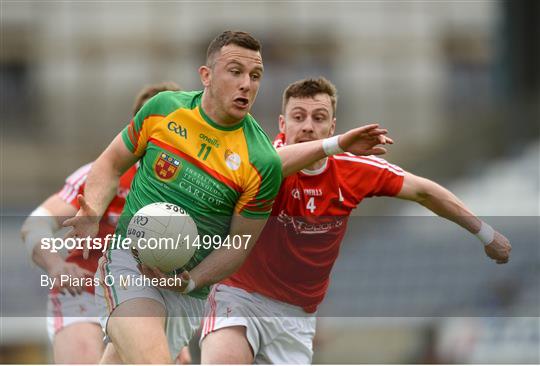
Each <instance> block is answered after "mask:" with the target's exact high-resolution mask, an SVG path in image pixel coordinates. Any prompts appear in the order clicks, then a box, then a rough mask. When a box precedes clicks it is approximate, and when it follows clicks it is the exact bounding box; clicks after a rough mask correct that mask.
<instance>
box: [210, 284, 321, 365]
mask: <svg viewBox="0 0 540 366" xmlns="http://www.w3.org/2000/svg"><path fill="white" fill-rule="evenodd" d="M205 313H206V316H205V319H204V323H203V328H202V333H201V342H202V341H203V339H204V337H205V336H206V335H207V334H209V333H211V332H213V331H216V330H218V329H222V328H227V327H233V326H244V327H246V335H247V340H248V342H249V344H250V346H251V349H252V350H253V354H254V356H255V363H257V364H310V363H311V359H312V357H313V337H314V336H315V325H316V317H315V314H310V313H306V312H305V311H304V310H303V309H302V308H300V307H297V306H294V305H290V304H287V303H284V302H280V301H276V300H273V299H270V298H268V297H266V296H263V295H260V294H258V293H250V292H247V291H244V290H242V289H239V288H236V287H231V286H227V285H221V284H218V285H215V286H214V289H213V291H212V293H211V294H210V297H209V298H208V304H207V308H206V311H205Z"/></svg>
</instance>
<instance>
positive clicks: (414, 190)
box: [396, 173, 512, 264]
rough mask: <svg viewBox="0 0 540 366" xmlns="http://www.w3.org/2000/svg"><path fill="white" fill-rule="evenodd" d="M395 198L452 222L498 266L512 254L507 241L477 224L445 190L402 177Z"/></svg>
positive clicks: (463, 206)
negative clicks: (481, 244) (471, 236)
mask: <svg viewBox="0 0 540 366" xmlns="http://www.w3.org/2000/svg"><path fill="white" fill-rule="evenodd" d="M396 197H398V198H402V199H406V200H410V201H415V202H418V203H419V204H421V205H422V206H424V207H426V208H427V209H429V210H431V211H433V212H434V213H436V214H437V215H439V216H441V217H444V218H446V219H448V220H451V221H453V222H455V223H456V224H458V225H460V226H461V227H463V228H465V229H466V230H468V231H469V232H470V233H472V234H474V235H477V236H478V237H479V238H480V240H482V241H483V242H484V244H485V247H484V250H485V252H486V254H487V255H488V256H489V257H490V258H491V259H494V260H496V261H497V263H499V264H501V263H506V262H508V260H509V257H510V251H511V250H512V246H511V245H510V242H509V241H508V239H507V238H506V237H504V235H502V234H501V233H499V232H497V231H494V230H493V229H492V228H491V227H490V226H489V225H488V224H486V223H484V222H483V221H482V220H480V219H479V218H478V217H477V216H476V215H475V214H474V213H472V212H471V211H470V210H469V209H468V208H467V207H466V206H465V204H464V203H463V202H461V201H460V200H459V199H458V198H457V197H456V196H455V195H454V194H453V193H452V192H450V191H449V190H447V189H446V188H444V187H442V186H440V185H438V184H437V183H435V182H433V181H431V180H429V179H426V178H422V177H418V176H416V175H413V174H411V173H405V178H404V180H403V187H402V188H401V191H400V192H399V193H398V194H397V196H396Z"/></svg>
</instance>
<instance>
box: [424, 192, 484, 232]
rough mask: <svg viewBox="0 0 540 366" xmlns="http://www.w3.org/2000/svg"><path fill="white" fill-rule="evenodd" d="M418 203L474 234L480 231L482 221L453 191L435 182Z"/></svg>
mask: <svg viewBox="0 0 540 366" xmlns="http://www.w3.org/2000/svg"><path fill="white" fill-rule="evenodd" d="M418 203H420V204H421V205H423V206H424V207H426V208H427V209H429V210H430V211H432V212H434V213H435V214H437V215H439V216H441V217H444V218H446V219H448V220H450V221H453V222H455V223H456V224H458V225H459V226H461V227H463V228H464V229H466V230H467V231H469V232H470V233H472V234H476V233H478V231H479V230H480V225H481V224H482V221H481V220H480V219H479V218H478V217H476V215H475V214H474V213H473V212H471V211H470V210H469V209H468V208H467V207H466V206H465V204H464V203H463V202H461V201H460V200H459V199H458V198H457V197H456V196H455V195H454V194H453V193H452V192H450V191H449V190H447V189H445V188H443V187H441V186H440V185H438V184H436V183H433V182H432V184H431V185H430V187H429V189H428V190H427V192H426V193H424V194H423V195H421V197H420V199H419V200H418Z"/></svg>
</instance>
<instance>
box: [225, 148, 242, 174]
mask: <svg viewBox="0 0 540 366" xmlns="http://www.w3.org/2000/svg"><path fill="white" fill-rule="evenodd" d="M224 157H225V164H227V166H228V167H229V169H231V170H238V168H240V164H241V163H242V159H240V155H238V154H237V153H235V152H232V151H231V150H230V149H227V150H225V155H224Z"/></svg>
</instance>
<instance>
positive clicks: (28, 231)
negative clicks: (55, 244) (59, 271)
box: [22, 206, 60, 255]
mask: <svg viewBox="0 0 540 366" xmlns="http://www.w3.org/2000/svg"><path fill="white" fill-rule="evenodd" d="M59 228H60V226H59V225H58V222H57V221H56V218H55V217H54V216H52V215H51V213H50V212H49V210H47V209H46V208H43V207H41V206H39V207H38V208H36V209H35V210H34V211H32V213H31V214H30V216H28V218H27V219H26V221H25V223H24V225H23V229H22V231H23V233H24V234H23V235H24V244H25V245H26V248H27V249H28V251H29V252H30V255H32V252H33V251H34V247H35V246H36V244H38V243H40V242H41V239H43V238H51V237H53V236H54V233H55V232H56V231H57V230H58V229H59Z"/></svg>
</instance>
